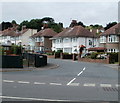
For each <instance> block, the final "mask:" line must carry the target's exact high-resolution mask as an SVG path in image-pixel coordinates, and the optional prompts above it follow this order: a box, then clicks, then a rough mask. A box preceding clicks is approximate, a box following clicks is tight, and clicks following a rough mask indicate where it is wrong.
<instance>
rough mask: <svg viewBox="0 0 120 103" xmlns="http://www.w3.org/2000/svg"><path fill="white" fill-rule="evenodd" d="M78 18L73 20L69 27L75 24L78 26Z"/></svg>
mask: <svg viewBox="0 0 120 103" xmlns="http://www.w3.org/2000/svg"><path fill="white" fill-rule="evenodd" d="M77 25H78V24H77V20H72V22H71V24H70V26H69V27H74V26H77Z"/></svg>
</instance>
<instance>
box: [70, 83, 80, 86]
mask: <svg viewBox="0 0 120 103" xmlns="http://www.w3.org/2000/svg"><path fill="white" fill-rule="evenodd" d="M69 86H79V83H71V84H69Z"/></svg>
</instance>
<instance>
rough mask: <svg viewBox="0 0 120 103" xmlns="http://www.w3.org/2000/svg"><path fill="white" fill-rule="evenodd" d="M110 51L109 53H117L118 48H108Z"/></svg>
mask: <svg viewBox="0 0 120 103" xmlns="http://www.w3.org/2000/svg"><path fill="white" fill-rule="evenodd" d="M108 52H109V53H115V52H118V49H108Z"/></svg>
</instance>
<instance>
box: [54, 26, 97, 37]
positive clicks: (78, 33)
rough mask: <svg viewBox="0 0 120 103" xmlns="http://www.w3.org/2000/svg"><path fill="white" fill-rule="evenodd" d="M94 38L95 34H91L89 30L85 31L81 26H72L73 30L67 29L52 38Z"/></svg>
mask: <svg viewBox="0 0 120 103" xmlns="http://www.w3.org/2000/svg"><path fill="white" fill-rule="evenodd" d="M93 36H94V37H95V34H93V33H91V32H90V31H89V30H87V29H85V28H84V27H82V26H74V27H73V28H71V27H70V28H67V29H65V30H63V31H62V32H60V33H59V34H58V35H56V36H54V37H53V38H57V37H93Z"/></svg>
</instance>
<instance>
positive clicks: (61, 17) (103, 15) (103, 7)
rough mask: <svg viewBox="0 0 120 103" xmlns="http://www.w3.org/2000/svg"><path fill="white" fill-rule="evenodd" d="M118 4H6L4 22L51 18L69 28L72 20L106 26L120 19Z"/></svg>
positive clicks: (3, 9) (3, 6)
mask: <svg viewBox="0 0 120 103" xmlns="http://www.w3.org/2000/svg"><path fill="white" fill-rule="evenodd" d="M117 9H118V4H117V2H99V3H98V2H10V3H8V2H6V3H3V4H2V11H3V13H2V18H3V20H4V21H12V20H13V19H14V20H16V21H17V22H18V23H20V22H22V21H23V20H31V19H36V18H38V19H41V18H43V17H46V16H49V17H53V18H54V19H55V21H56V22H63V23H64V26H65V27H66V26H69V24H70V22H71V20H72V19H76V20H78V21H82V22H83V23H85V24H86V25H89V24H96V23H98V24H102V25H105V24H106V23H109V22H111V21H117V19H118V12H117Z"/></svg>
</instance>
